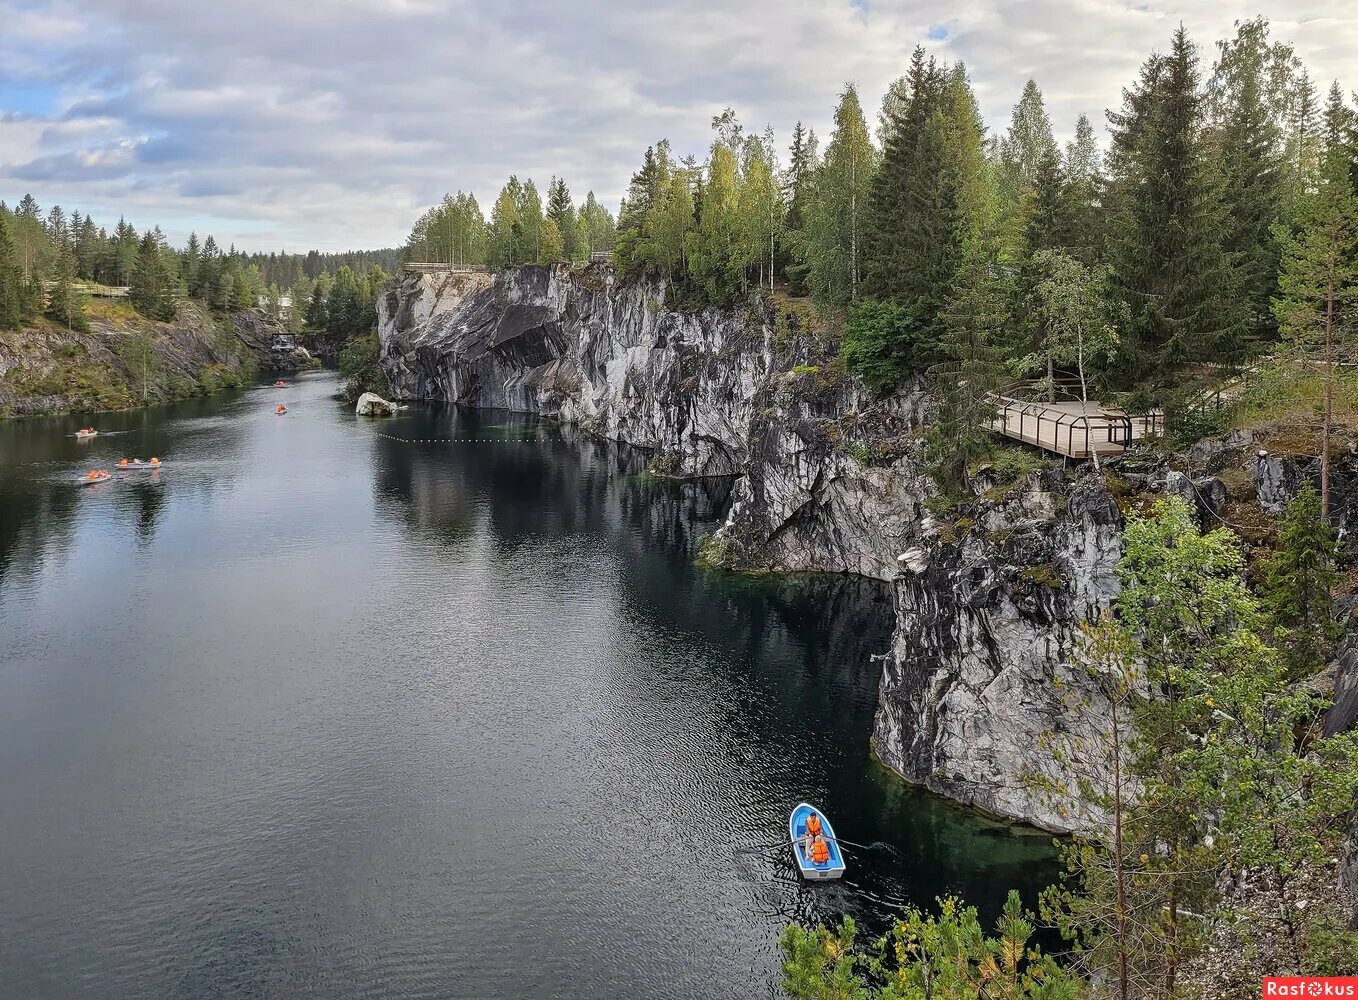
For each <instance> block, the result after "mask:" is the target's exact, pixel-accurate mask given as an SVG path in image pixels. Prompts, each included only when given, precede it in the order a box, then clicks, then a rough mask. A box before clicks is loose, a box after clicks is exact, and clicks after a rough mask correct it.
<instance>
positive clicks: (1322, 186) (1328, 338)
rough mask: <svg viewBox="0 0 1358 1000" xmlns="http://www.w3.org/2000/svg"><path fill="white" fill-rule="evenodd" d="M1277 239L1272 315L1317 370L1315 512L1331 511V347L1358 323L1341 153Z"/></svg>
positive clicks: (1332, 150) (1352, 200)
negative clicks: (1320, 385) (1320, 388)
mask: <svg viewBox="0 0 1358 1000" xmlns="http://www.w3.org/2000/svg"><path fill="white" fill-rule="evenodd" d="M1276 235H1277V236H1278V238H1279V240H1280V241H1281V244H1282V269H1281V270H1280V271H1279V273H1278V289H1279V294H1278V297H1277V298H1275V299H1274V300H1273V312H1274V315H1275V316H1276V317H1277V319H1278V324H1279V326H1280V327H1281V328H1282V330H1283V332H1284V334H1285V335H1286V336H1287V337H1288V338H1289V339H1290V340H1291V342H1292V343H1293V345H1294V346H1295V347H1296V348H1297V349H1298V350H1299V351H1300V352H1301V354H1302V356H1303V357H1304V358H1305V359H1306V360H1307V361H1310V360H1311V359H1314V358H1316V357H1317V356H1318V357H1319V359H1320V361H1321V362H1322V364H1323V365H1324V379H1325V394H1324V400H1323V408H1322V413H1321V432H1320V508H1321V512H1322V515H1323V516H1328V515H1329V509H1330V427H1331V424H1332V423H1333V414H1334V365H1335V348H1336V346H1337V340H1338V337H1339V335H1340V333H1341V331H1343V330H1345V329H1347V328H1349V327H1351V326H1353V324H1354V323H1355V322H1358V197H1355V195H1354V191H1353V187H1352V185H1351V184H1350V183H1349V162H1348V158H1347V153H1346V151H1345V149H1344V148H1343V147H1342V146H1340V145H1337V144H1335V143H1330V144H1329V146H1328V147H1327V149H1326V153H1325V162H1324V165H1323V170H1322V174H1321V176H1320V178H1319V179H1318V184H1317V186H1316V188H1315V190H1314V191H1313V192H1311V193H1309V194H1308V195H1307V196H1306V197H1305V198H1304V199H1303V201H1302V203H1301V205H1300V207H1299V209H1298V212H1297V218H1296V221H1295V225H1294V227H1293V228H1292V229H1288V230H1284V229H1283V227H1282V226H1279V227H1278V228H1277V230H1276Z"/></svg>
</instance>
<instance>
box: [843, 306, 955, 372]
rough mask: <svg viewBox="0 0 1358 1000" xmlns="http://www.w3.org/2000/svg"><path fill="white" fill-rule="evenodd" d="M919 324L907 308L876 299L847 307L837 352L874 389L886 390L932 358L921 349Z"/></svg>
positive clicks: (924, 346)
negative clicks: (842, 333)
mask: <svg viewBox="0 0 1358 1000" xmlns="http://www.w3.org/2000/svg"><path fill="white" fill-rule="evenodd" d="M923 340H924V338H923V335H922V332H921V329H920V324H919V322H918V321H917V320H916V318H915V314H914V312H913V311H912V310H910V309H908V308H903V307H901V306H898V305H895V304H894V303H891V302H881V301H878V300H877V299H868V298H864V299H859V300H858V301H857V302H855V303H853V304H852V305H851V306H850V307H849V318H848V321H847V322H846V323H845V325H844V341H843V345H842V347H841V352H842V353H843V356H844V362H845V364H847V365H848V366H849V369H850V370H851V371H853V372H854V373H855V374H857V375H858V376H859V377H860V378H861V379H862V380H863V381H864V382H866V383H867V384H868V386H869V387H871V388H872V389H873V390H874V391H876V392H888V391H890V390H891V389H894V388H895V387H896V386H898V385H899V384H900V382H901V379H902V378H903V377H904V376H905V375H906V374H908V373H910V372H912V371H917V370H919V368H920V367H922V366H924V365H926V364H928V363H930V362H931V361H932V360H933V359H932V358H930V357H929V356H928V355H927V354H924V353H922V351H923V350H925V349H926V345H925V344H924V343H923Z"/></svg>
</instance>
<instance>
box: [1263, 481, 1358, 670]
mask: <svg viewBox="0 0 1358 1000" xmlns="http://www.w3.org/2000/svg"><path fill="white" fill-rule="evenodd" d="M1278 535H1279V537H1278V543H1279V544H1278V551H1277V552H1276V553H1275V554H1274V555H1273V557H1272V558H1271V559H1270V560H1269V562H1268V563H1267V565H1266V566H1265V568H1264V573H1263V585H1264V607H1265V609H1267V610H1268V612H1269V613H1270V614H1271V615H1272V617H1273V620H1274V622H1275V623H1276V624H1277V625H1278V627H1279V628H1281V629H1282V630H1283V631H1284V633H1285V634H1286V636H1287V640H1286V642H1285V643H1283V646H1282V653H1283V657H1284V659H1285V660H1287V662H1288V665H1289V667H1290V670H1291V673H1292V676H1293V677H1294V678H1301V677H1308V676H1310V675H1311V674H1313V673H1315V672H1316V671H1317V670H1319V669H1320V668H1321V666H1323V665H1324V663H1325V662H1326V660H1327V659H1328V658H1329V656H1330V654H1331V652H1332V651H1333V644H1334V641H1335V640H1336V639H1338V638H1339V636H1340V635H1341V634H1342V633H1343V628H1342V627H1341V626H1340V624H1339V622H1338V621H1337V620H1336V619H1335V615H1334V593H1333V591H1334V587H1335V584H1337V583H1338V582H1339V574H1338V572H1336V570H1335V560H1336V558H1337V557H1338V546H1337V544H1336V542H1335V535H1334V529H1333V528H1331V527H1330V525H1329V522H1328V521H1327V520H1326V519H1325V517H1324V515H1323V514H1322V513H1321V509H1320V494H1319V493H1317V492H1316V489H1315V487H1314V486H1312V485H1311V482H1310V480H1307V481H1306V482H1305V483H1303V484H1302V487H1301V490H1300V491H1299V492H1298V493H1297V495H1296V496H1295V497H1294V498H1293V499H1292V501H1291V503H1289V504H1288V505H1287V510H1286V512H1285V513H1284V515H1283V523H1282V528H1281V530H1280V531H1279V533H1278Z"/></svg>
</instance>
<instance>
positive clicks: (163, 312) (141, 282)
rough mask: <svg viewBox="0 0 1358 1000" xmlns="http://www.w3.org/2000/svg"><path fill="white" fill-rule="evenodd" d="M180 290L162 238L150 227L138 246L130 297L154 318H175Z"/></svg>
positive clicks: (146, 313) (141, 310) (137, 306)
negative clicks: (162, 243)
mask: <svg viewBox="0 0 1358 1000" xmlns="http://www.w3.org/2000/svg"><path fill="white" fill-rule="evenodd" d="M177 291H178V279H177V276H176V275H175V274H174V271H173V270H172V268H171V265H170V262H169V260H168V259H167V254H166V253H165V252H164V251H162V249H161V240H160V239H158V238H157V236H156V233H155V232H154V231H153V230H148V231H147V233H146V234H145V235H144V236H143V237H142V239H141V242H140V244H139V246H138V250H137V264H136V267H135V268H134V269H133V271H132V278H131V288H130V290H129V291H128V297H129V298H130V299H131V300H132V304H133V305H134V306H135V307H136V308H137V309H138V311H140V312H142V313H144V314H145V315H147V316H150V317H151V318H152V319H159V320H172V319H174V316H175V308H176V298H177V294H176V293H177Z"/></svg>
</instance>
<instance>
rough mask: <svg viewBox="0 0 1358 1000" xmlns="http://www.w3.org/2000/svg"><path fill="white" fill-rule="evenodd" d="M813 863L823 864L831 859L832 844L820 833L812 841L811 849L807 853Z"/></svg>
mask: <svg viewBox="0 0 1358 1000" xmlns="http://www.w3.org/2000/svg"><path fill="white" fill-rule="evenodd" d="M806 856H807V858H808V859H809V860H810V861H811V863H812V864H813V865H823V864H825V862H827V861H829V860H830V845H829V844H827V843H826V842H825V838H824V837H822V836H820V835H819V834H818V835H817V836H816V839H815V840H813V841H811V850H809V851H808V852H807V854H806Z"/></svg>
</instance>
